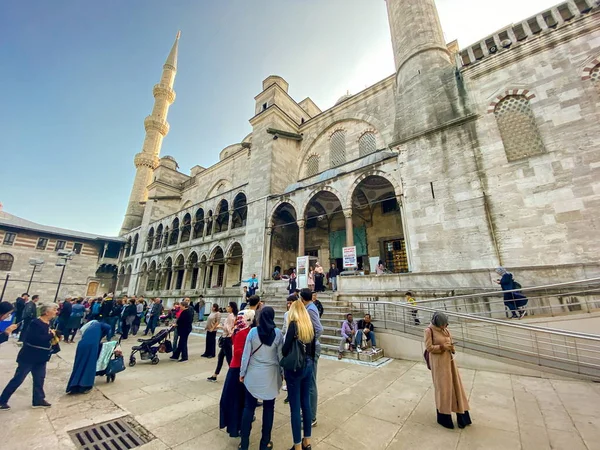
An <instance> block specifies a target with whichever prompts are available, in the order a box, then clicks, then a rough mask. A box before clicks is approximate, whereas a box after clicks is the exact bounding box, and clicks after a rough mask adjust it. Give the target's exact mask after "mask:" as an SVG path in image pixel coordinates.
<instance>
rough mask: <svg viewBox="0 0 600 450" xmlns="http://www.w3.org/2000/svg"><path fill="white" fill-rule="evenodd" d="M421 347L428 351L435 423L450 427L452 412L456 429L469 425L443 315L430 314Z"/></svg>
mask: <svg viewBox="0 0 600 450" xmlns="http://www.w3.org/2000/svg"><path fill="white" fill-rule="evenodd" d="M425 348H426V349H427V351H428V352H429V364H430V366H431V376H432V378H433V386H434V388H435V405H436V408H437V422H438V423H439V424H440V425H442V426H444V427H446V428H454V423H453V422H452V415H451V413H453V412H455V413H456V421H457V423H458V427H459V428H464V427H466V426H467V425H471V417H470V416H469V401H468V400H467V395H466V394H465V390H464V388H463V385H462V381H461V380H460V374H459V373H458V368H457V367H456V364H455V363H454V356H453V355H454V343H453V342H452V335H451V334H450V331H449V330H448V317H446V315H445V314H443V313H441V312H436V313H434V314H433V317H432V318H431V324H430V325H429V326H428V327H427V328H425Z"/></svg>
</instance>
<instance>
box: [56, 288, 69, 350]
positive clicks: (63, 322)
mask: <svg viewBox="0 0 600 450" xmlns="http://www.w3.org/2000/svg"><path fill="white" fill-rule="evenodd" d="M72 311H73V305H72V304H71V297H67V298H65V301H64V302H63V304H62V307H61V308H60V312H59V313H58V327H57V328H58V331H60V332H61V334H62V335H63V336H64V337H65V341H68V340H69V336H68V334H69V333H68V327H67V325H68V323H69V317H71V312H72Z"/></svg>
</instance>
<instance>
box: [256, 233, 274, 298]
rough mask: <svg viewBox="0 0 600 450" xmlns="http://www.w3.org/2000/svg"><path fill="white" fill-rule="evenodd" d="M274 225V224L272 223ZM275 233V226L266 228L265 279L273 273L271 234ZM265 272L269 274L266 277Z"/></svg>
mask: <svg viewBox="0 0 600 450" xmlns="http://www.w3.org/2000/svg"><path fill="white" fill-rule="evenodd" d="M271 225H273V224H271ZM272 234H273V227H272V226H270V227H267V228H265V252H264V255H265V260H264V261H263V277H262V278H263V279H267V280H268V279H269V276H270V275H271V235H272ZM265 274H267V275H266V276H267V278H265ZM259 286H260V284H259Z"/></svg>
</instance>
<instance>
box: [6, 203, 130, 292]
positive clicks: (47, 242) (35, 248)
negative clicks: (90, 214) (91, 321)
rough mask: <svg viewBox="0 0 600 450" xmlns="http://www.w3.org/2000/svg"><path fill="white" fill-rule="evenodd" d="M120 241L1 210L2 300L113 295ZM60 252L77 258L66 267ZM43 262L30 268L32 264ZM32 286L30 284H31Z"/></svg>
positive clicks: (73, 258)
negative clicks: (65, 252) (62, 251)
mask: <svg viewBox="0 0 600 450" xmlns="http://www.w3.org/2000/svg"><path fill="white" fill-rule="evenodd" d="M121 246H122V243H121V239H120V238H109V237H103V236H95V235H92V234H88V233H81V232H78V231H72V230H64V229H60V228H54V227H47V226H44V225H38V224H35V223H33V222H29V221H27V220H24V219H21V218H18V217H16V216H13V215H11V214H8V213H6V212H2V211H0V286H2V287H0V289H3V288H4V291H3V292H4V295H3V299H4V300H7V301H11V302H12V301H14V300H15V299H16V298H17V297H18V296H19V295H21V294H22V293H23V292H27V291H28V292H29V294H30V295H34V294H38V295H40V298H41V300H42V301H53V300H54V298H55V296H56V295H57V289H58V299H60V300H62V299H64V298H65V297H67V296H71V297H79V296H81V297H85V296H87V297H100V296H102V295H103V294H105V293H108V292H111V291H113V290H114V288H115V285H116V275H117V262H118V257H119V253H120V250H121ZM59 250H66V251H73V252H74V253H75V254H74V255H73V257H72V259H71V260H69V261H68V262H67V265H66V267H65V270H64V275H63V277H62V280H61V282H60V288H59V286H58V283H59V280H60V278H61V272H62V270H63V267H62V266H57V265H56V264H57V263H60V262H62V261H64V259H63V258H61V257H60V256H59V254H58V251H59ZM32 259H35V260H38V261H43V262H44V263H43V265H40V266H38V267H36V271H35V273H33V266H32V265H31V264H30V260H32ZM30 281H31V284H29V283H30Z"/></svg>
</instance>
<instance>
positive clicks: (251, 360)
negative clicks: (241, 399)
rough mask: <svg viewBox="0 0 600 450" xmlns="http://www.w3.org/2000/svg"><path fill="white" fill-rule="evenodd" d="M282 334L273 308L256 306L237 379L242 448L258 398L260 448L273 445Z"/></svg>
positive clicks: (246, 441)
mask: <svg viewBox="0 0 600 450" xmlns="http://www.w3.org/2000/svg"><path fill="white" fill-rule="evenodd" d="M282 349H283V334H282V333H281V330H279V328H277V327H276V326H275V311H274V310H273V308H271V307H270V306H266V307H264V308H262V309H261V310H260V314H259V315H258V326H257V327H256V328H253V329H252V330H251V331H250V333H248V337H247V338H246V345H245V346H244V354H243V355H242V366H241V368H240V381H241V382H242V383H244V386H245V387H246V399H245V405H244V414H243V416H242V442H241V444H240V447H239V448H241V449H242V450H248V446H249V445H250V431H251V430H252V418H253V417H254V411H255V409H256V406H257V403H258V401H259V400H262V401H263V420H262V423H263V425H262V437H261V440H260V447H259V448H260V450H265V449H270V448H273V443H272V442H271V430H272V428H273V417H274V414H275V398H276V397H277V395H278V394H279V390H280V389H281V383H282V374H281V367H280V366H279V361H280V360H281V357H282Z"/></svg>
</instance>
